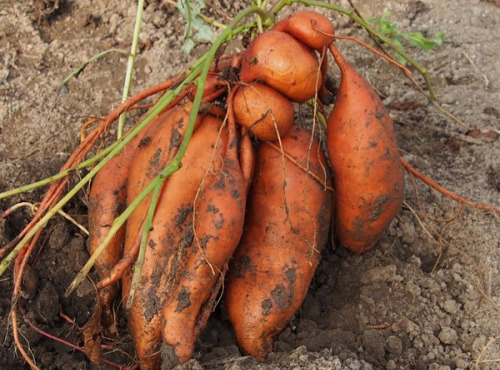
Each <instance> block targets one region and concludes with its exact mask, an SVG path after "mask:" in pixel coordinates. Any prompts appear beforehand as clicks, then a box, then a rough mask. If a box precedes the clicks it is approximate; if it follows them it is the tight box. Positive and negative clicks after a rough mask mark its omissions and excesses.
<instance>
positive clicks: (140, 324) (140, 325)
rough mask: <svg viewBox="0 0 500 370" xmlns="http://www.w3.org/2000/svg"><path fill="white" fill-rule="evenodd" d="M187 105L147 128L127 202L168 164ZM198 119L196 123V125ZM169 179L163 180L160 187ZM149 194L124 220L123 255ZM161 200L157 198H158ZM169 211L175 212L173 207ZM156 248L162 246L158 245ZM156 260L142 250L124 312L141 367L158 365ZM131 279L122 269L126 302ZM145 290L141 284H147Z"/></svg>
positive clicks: (185, 119)
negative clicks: (130, 302)
mask: <svg viewBox="0 0 500 370" xmlns="http://www.w3.org/2000/svg"><path fill="white" fill-rule="evenodd" d="M190 108H191V105H190V104H186V105H183V106H179V107H175V108H172V109H171V110H169V111H168V112H166V113H165V116H164V119H163V121H162V124H161V125H159V126H158V127H157V128H156V130H151V131H150V132H149V133H148V135H146V136H145V137H144V138H143V140H142V141H141V143H140V145H139V147H138V149H137V150H136V153H135V154H134V159H133V161H132V163H131V165H130V172H129V181H128V184H127V202H128V203H130V202H132V201H133V200H134V199H135V198H136V197H137V195H138V194H139V193H140V192H141V191H142V190H143V189H144V188H145V187H146V186H147V185H148V184H149V182H150V181H152V180H153V179H154V178H155V177H156V175H157V174H158V173H159V172H160V171H161V170H162V169H163V168H164V167H165V166H166V165H167V164H168V162H169V161H170V160H171V159H172V158H173V156H174V155H175V154H176V153H177V150H178V148H179V146H180V143H181V141H182V138H183V136H184V133H185V131H186V128H187V125H188V122H189V111H190ZM198 124H199V122H197V125H198ZM171 179H172V178H170V179H167V180H165V183H164V185H163V187H164V188H166V187H167V186H168V183H169V182H170V181H171ZM150 200H151V196H149V197H146V199H144V201H143V202H142V203H141V204H140V205H139V206H138V207H137V209H136V210H135V211H134V212H133V213H132V215H131V216H130V217H129V219H128V220H127V226H126V237H125V248H124V254H127V253H128V251H129V250H130V249H132V246H133V244H134V242H136V238H137V236H138V234H140V233H141V232H142V226H143V220H144V219H145V218H146V214H147V212H148V209H149V203H150ZM160 201H161V199H160ZM168 209H169V210H172V212H173V211H176V212H177V209H171V208H168ZM158 243H159V242H157V241H149V248H151V249H154V248H155V246H156V244H158ZM158 250H159V251H162V250H163V249H161V248H159V247H158ZM158 262H159V261H158V260H156V259H155V256H154V255H153V256H152V255H151V253H146V256H145V262H144V270H143V271H144V273H143V275H141V282H140V286H139V289H138V292H137V293H138V294H137V293H136V296H135V299H134V304H133V305H132V307H131V308H130V311H129V313H128V318H129V320H128V326H129V330H130V333H131V335H132V338H133V339H134V342H135V345H136V352H137V355H138V357H139V359H140V361H141V367H142V368H144V369H155V368H158V366H159V364H160V362H159V358H158V351H159V349H160V344H161V322H160V316H159V314H158V313H159V311H160V309H161V306H162V303H161V300H159V299H154V298H155V294H156V292H157V291H158V290H161V289H162V288H165V285H164V284H163V285H161V284H158V286H155V284H156V283H157V281H156V280H154V279H156V278H155V277H154V276H153V277H152V276H151V274H152V272H153V271H156V275H158V274H160V273H161V272H160V271H158V270H154V268H153V267H154V266H156V264H157V263H158ZM131 280H132V270H131V269H129V270H128V271H125V272H124V275H123V277H122V298H123V302H124V303H125V304H126V302H127V298H128V294H129V291H130V284H131ZM151 285H153V287H152V288H151V289H145V288H144V287H146V286H147V287H150V286H151Z"/></svg>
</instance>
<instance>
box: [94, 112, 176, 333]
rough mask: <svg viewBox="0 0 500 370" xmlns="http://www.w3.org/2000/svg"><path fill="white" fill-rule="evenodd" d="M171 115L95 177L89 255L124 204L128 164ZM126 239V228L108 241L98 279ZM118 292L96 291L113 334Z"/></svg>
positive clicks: (97, 266) (99, 263) (99, 262)
mask: <svg viewBox="0 0 500 370" xmlns="http://www.w3.org/2000/svg"><path fill="white" fill-rule="evenodd" d="M171 117H172V112H170V111H167V112H165V113H162V114H160V115H159V116H157V117H156V118H154V119H153V121H152V122H151V123H150V124H149V125H148V126H147V127H146V128H145V129H144V130H142V131H141V132H139V134H137V136H136V137H135V138H133V139H132V140H131V141H130V142H129V143H128V144H127V145H126V146H125V147H124V148H123V150H122V151H121V152H120V154H118V155H117V156H116V157H114V158H113V159H111V161H109V162H108V163H107V164H106V165H105V166H104V167H103V168H102V169H101V170H100V171H99V172H98V173H97V175H96V176H95V178H94V180H93V182H92V187H91V190H90V195H89V203H88V208H89V209H88V218H89V235H90V237H89V252H90V253H91V254H92V253H94V251H95V250H96V249H97V247H98V246H99V244H100V243H101V242H102V240H103V239H104V238H105V237H106V235H107V234H108V232H109V230H110V228H111V225H112V223H113V221H114V219H115V218H116V217H118V216H119V215H120V214H121V212H122V211H123V210H124V209H125V207H126V205H127V182H128V176H129V170H130V165H131V163H132V160H133V158H134V154H135V153H136V150H138V148H139V150H140V148H141V147H142V146H143V145H145V143H147V142H148V141H149V140H150V136H151V134H152V133H153V132H156V130H158V128H159V127H164V126H165V125H168V124H170V123H169V122H170V118H171ZM124 239H125V226H123V227H122V228H121V229H120V230H119V231H118V232H117V233H116V234H115V236H114V237H113V239H111V241H110V242H109V244H108V245H107V247H106V249H105V250H104V251H103V253H101V255H100V256H99V258H98V259H97V260H96V263H95V269H96V271H97V273H98V275H99V277H100V279H101V280H102V279H104V278H106V277H108V274H109V273H110V271H111V270H112V268H113V266H115V264H116V263H117V262H118V261H119V260H120V258H121V256H122V254H123V244H124ZM117 293H118V284H112V285H111V286H108V287H105V288H103V289H101V290H100V291H99V296H100V300H101V304H102V308H103V311H102V320H103V322H102V324H103V325H104V326H105V328H106V329H107V330H108V331H111V332H113V331H115V328H114V327H113V324H114V323H113V320H112V313H111V310H110V309H111V304H112V301H113V299H114V297H115V296H116V294H117Z"/></svg>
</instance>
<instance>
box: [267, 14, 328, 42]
mask: <svg viewBox="0 0 500 370" xmlns="http://www.w3.org/2000/svg"><path fill="white" fill-rule="evenodd" d="M273 30H275V31H282V32H286V33H289V34H290V35H292V36H293V37H295V38H296V39H297V40H299V41H301V42H302V43H304V44H305V45H307V46H309V47H310V48H313V49H316V50H321V49H322V48H323V47H325V46H328V44H330V42H332V40H333V34H334V32H335V30H334V28H333V24H332V22H330V21H329V20H328V18H326V17H325V16H324V15H322V14H319V13H317V12H313V11H310V10H298V11H296V12H294V13H292V14H291V15H290V16H289V17H287V18H285V19H283V20H281V21H279V22H278V23H276V25H275V26H274V27H273Z"/></svg>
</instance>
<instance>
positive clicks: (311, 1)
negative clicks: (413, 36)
mask: <svg viewBox="0 0 500 370" xmlns="http://www.w3.org/2000/svg"><path fill="white" fill-rule="evenodd" d="M294 3H302V4H304V5H306V6H318V7H322V8H326V9H330V10H334V11H336V12H338V13H342V14H344V15H347V16H348V17H349V18H351V19H352V20H354V21H355V22H356V23H358V24H359V25H360V26H361V27H363V28H364V29H365V30H366V31H368V32H369V33H371V34H372V35H374V36H376V37H378V38H379V39H380V40H382V41H383V42H384V43H386V44H387V45H388V46H389V47H390V48H391V49H393V50H394V51H396V52H397V53H399V54H400V55H401V56H402V57H404V58H405V59H406V60H407V61H408V62H409V63H410V64H411V65H412V66H414V67H415V68H416V69H417V70H418V71H419V72H420V74H421V75H422V76H423V77H424V80H425V84H426V86H427V89H428V90H429V94H430V95H429V98H430V99H431V100H432V101H435V100H437V97H436V93H435V92H434V88H433V86H432V84H431V80H430V77H429V74H428V71H427V69H426V68H425V67H423V66H422V65H421V64H420V63H418V62H417V61H416V60H415V59H414V58H412V57H411V56H410V55H408V53H406V52H405V51H404V50H401V49H400V48H399V47H398V46H397V45H395V44H394V43H393V42H392V40H391V39H389V38H388V37H386V36H385V35H383V34H381V33H380V32H378V31H377V30H375V29H374V28H373V27H371V26H370V24H368V23H367V22H366V21H365V20H364V19H363V18H361V17H360V16H358V15H357V14H356V13H355V12H353V11H351V10H347V9H344V8H342V7H340V6H337V5H333V4H327V3H324V2H322V1H317V0H283V1H281V2H280V3H278V4H277V5H275V6H274V7H273V8H272V9H271V12H272V13H273V14H277V13H278V12H280V11H281V10H282V9H283V8H284V7H286V6H290V5H292V4H294Z"/></svg>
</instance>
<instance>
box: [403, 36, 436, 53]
mask: <svg viewBox="0 0 500 370" xmlns="http://www.w3.org/2000/svg"><path fill="white" fill-rule="evenodd" d="M402 36H403V37H404V38H405V39H407V40H408V41H409V42H410V44H412V45H413V46H415V47H417V48H420V49H422V50H425V51H428V50H430V49H432V48H433V47H434V46H440V45H441V44H442V43H443V38H444V32H443V31H439V32H437V33H436V35H435V36H434V39H433V40H430V39H428V38H426V37H425V36H424V35H422V33H420V32H406V33H403V34H402Z"/></svg>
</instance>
